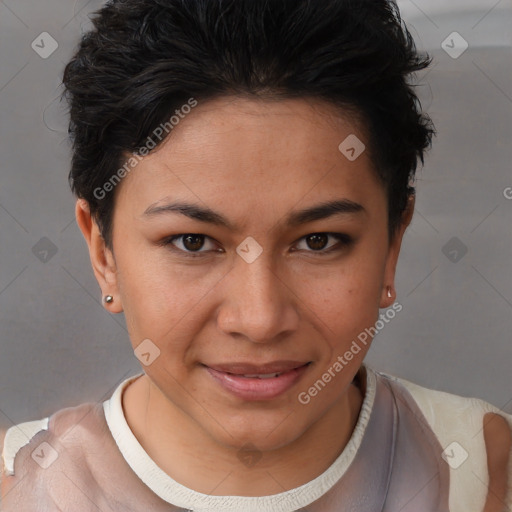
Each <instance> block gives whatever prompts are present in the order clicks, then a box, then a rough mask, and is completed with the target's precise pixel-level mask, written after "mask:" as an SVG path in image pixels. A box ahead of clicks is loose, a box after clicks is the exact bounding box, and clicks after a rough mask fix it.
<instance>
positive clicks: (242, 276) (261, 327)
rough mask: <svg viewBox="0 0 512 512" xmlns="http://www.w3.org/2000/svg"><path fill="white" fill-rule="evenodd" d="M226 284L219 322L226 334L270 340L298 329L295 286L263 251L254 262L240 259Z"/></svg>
mask: <svg viewBox="0 0 512 512" xmlns="http://www.w3.org/2000/svg"><path fill="white" fill-rule="evenodd" d="M224 286H225V288H224V295H223V296H224V297H225V299H224V300H223V302H222V305H221V307H220V311H219V313H218V316H217V323H218V326H219V328H220V329H222V330H223V331H224V332H225V333H227V334H229V335H231V336H238V337H244V338H246V339H248V340H249V341H251V342H254V343H269V342H275V341H278V340H279V339H282V338H283V337H285V336H287V335H290V334H291V333H293V332H294V331H295V330H296V329H297V327H298V323H299V314H298V310H297V304H298V299H297V297H296V296H295V294H294V293H293V285H292V283H289V282H287V281H286V279H285V278H284V277H283V276H282V275H279V273H278V271H277V270H276V269H275V268H274V266H273V265H272V262H271V261H269V259H268V258H265V257H264V256H263V254H262V255H261V256H260V257H259V258H258V259H257V260H256V261H254V262H252V263H247V262H246V261H244V260H243V259H242V258H239V259H238V260H237V261H236V262H235V264H234V267H233V268H232V270H231V271H230V272H229V274H228V275H227V276H226V278H225V280H224Z"/></svg>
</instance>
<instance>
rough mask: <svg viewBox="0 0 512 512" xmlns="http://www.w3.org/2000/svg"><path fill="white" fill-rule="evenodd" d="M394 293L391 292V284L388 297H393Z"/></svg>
mask: <svg viewBox="0 0 512 512" xmlns="http://www.w3.org/2000/svg"><path fill="white" fill-rule="evenodd" d="M392 297H393V294H392V293H391V286H388V299H391V298H392Z"/></svg>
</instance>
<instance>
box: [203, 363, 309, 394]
mask: <svg viewBox="0 0 512 512" xmlns="http://www.w3.org/2000/svg"><path fill="white" fill-rule="evenodd" d="M309 366H310V362H307V363H305V362H303V361H273V362H270V363H265V364H260V365H255V364H252V363H223V364H215V365H211V366H206V365H203V367H204V368H205V369H206V370H207V372H208V373H209V374H210V376H211V377H213V380H214V381H215V382H217V383H218V384H220V385H221V387H222V388H223V389H224V390H225V391H228V392H229V393H230V394H231V395H234V396H236V397H238V398H241V399H243V400H272V399H274V398H277V397H278V396H279V395H282V394H283V393H285V392H286V391H289V390H291V388H292V387H293V386H295V385H296V384H297V383H298V381H299V380H301V379H302V377H303V376H304V374H305V373H306V372H307V371H308V367H309Z"/></svg>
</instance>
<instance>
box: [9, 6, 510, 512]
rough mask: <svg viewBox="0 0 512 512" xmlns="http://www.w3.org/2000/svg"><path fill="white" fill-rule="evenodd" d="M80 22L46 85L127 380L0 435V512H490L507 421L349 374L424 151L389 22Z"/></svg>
mask: <svg viewBox="0 0 512 512" xmlns="http://www.w3.org/2000/svg"><path fill="white" fill-rule="evenodd" d="M94 23H95V29H94V30H93V31H91V32H90V33H88V34H86V35H85V36H84V38H83V40H82V42H81V44H80V47H79V49H78V51H77V53H76V55H75V56H74V57H73V59H72V60H71V61H70V63H69V64H68V65H67V67H66V71H65V74H64V84H65V86H66V89H67V93H68V97H69V101H70V116H71V124H70V128H71V134H72V137H73V142H74V147H73V162H72V169H71V174H70V178H71V185H72V189H73V191H74V193H75V194H76V195H77V198H78V200H77V206H76V217H77V222H78V224H79V226H80V229H81V230H82V233H83V235H84V237H85V240H86V242H87V244H88V248H89V252H90V257H91V263H92V267H93V270H94V273H95V276H96V278H97V280H98V283H99V286H100V288H101V292H102V295H103V298H104V301H103V302H104V305H105V307H106V308H107V309H108V310H109V311H110V312H111V313H120V312H122V311H124V314H125V317H126V323H127V328H128V332H129V335H130V339H131V343H132V347H133V349H134V352H135V354H136V356H137V357H138V358H139V360H140V362H141V365H142V370H143V372H142V373H140V374H138V375H135V376H132V377H130V378H129V379H126V380H125V381H124V382H122V383H121V384H120V386H119V387H118V388H117V389H116V391H115V392H114V394H113V395H112V397H111V398H110V399H109V400H107V401H105V402H104V403H102V404H101V403H89V404H82V405H79V406H77V407H74V408H67V409H62V410H60V411H57V412H56V413H54V414H53V415H51V416H50V417H49V418H44V419H41V420H36V421H33V422H27V423H23V424H20V425H17V426H15V427H12V428H10V429H9V430H8V432H7V434H6V435H5V441H4V450H3V461H4V476H3V481H2V498H3V503H2V507H3V510H6V511H8V512H10V511H14V510H38V511H54V510H80V511H82V510H84V511H85V510H87V511H88V510H98V509H99V510H102V511H127V510H133V511H142V510H154V511H162V512H163V511H176V510H195V511H219V512H220V511H222V512H224V511H245V510H247V511H283V512H284V511H286V512H291V511H296V510H307V511H309V512H316V511H318V512H331V511H333V512H334V511H343V512H345V511H356V510H357V511H360V510H361V511H363V510H364V511H367V510H372V511H373V510H382V511H397V510H401V511H418V510H421V511H437V512H440V511H450V512H458V511H468V510H475V511H484V512H502V511H503V510H509V509H510V507H511V505H512V496H511V493H512V489H511V488H512V485H511V474H512V473H511V464H512V462H511V458H510V452H511V428H512V417H511V416H510V415H507V414H505V413H503V412H501V411H499V410H498V409H497V408H496V407H494V406H492V405H490V404H488V403H485V402H483V401H481V400H475V399H469V398H464V397H459V396H455V395H450V394H447V393H442V392H438V391H432V390H428V389H425V388H422V387H419V386H417V385H415V384H413V383H410V382H407V381H404V380H402V379H397V378H394V377H392V376H388V375H384V374H382V373H379V372H378V371H376V370H374V369H372V368H370V367H369V366H367V365H366V364H365V363H364V358H365V356H366V354H367V352H368V349H369V347H370V344H371V339H372V337H373V336H374V334H375V332H377V331H378V329H379V322H380V323H382V322H385V321H386V319H389V318H391V314H392V313H394V314H396V313H398V312H399V311H400V310H401V305H400V303H399V302H398V301H397V297H396V292H395V287H394V279H395V269H396V264H397V259H398V255H399V251H400V246H401V241H402V237H403V235H404V232H405V230H406V229H407V226H408V225H409V223H410V221H411V218H412V215H413V210H414V189H413V187H412V183H413V179H414V173H415V170H416V167H417V163H418V161H419V160H420V161H421V162H422V163H423V155H424V151H425V150H426V149H427V148H428V147H429V146H430V143H431V137H432V135H433V133H434V128H433V126H432V124H431V122H430V119H429V118H428V116H427V115H426V114H424V113H422V112H421V110H420V105H419V102H418V101H417V97H416V96H415V94H414V92H413V89H412V87H411V86H410V85H409V83H408V79H409V76H410V74H411V73H413V72H415V71H418V70H421V69H424V68H425V67H426V66H428V64H429V63H430V60H429V59H428V56H421V55H419V54H418V53H417V52H416V50H415V46H414V43H413V41H412V38H411V37H410V34H409V32H408V31H407V29H406V27H404V26H403V24H402V23H401V20H400V16H399V12H398V9H397V8H396V5H395V4H393V3H390V2H387V1H385V0H372V1H370V0H361V1H358V2H350V1H349V0H323V1H322V2H310V1H308V0H303V1H300V0H299V1H297V0H293V1H292V0H268V1H254V0H224V1H222V0H166V1H163V0H124V1H120V0H118V1H111V2H108V3H107V4H106V6H105V7H104V8H103V9H102V10H101V11H100V12H99V13H98V15H97V16H96V18H95V22H94ZM380 309H385V310H386V313H385V314H384V315H380V316H379V310H380Z"/></svg>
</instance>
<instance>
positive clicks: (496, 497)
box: [379, 373, 512, 512]
mask: <svg viewBox="0 0 512 512" xmlns="http://www.w3.org/2000/svg"><path fill="white" fill-rule="evenodd" d="M379 375H380V376H381V377H384V378H385V379H386V380H388V382H390V383H391V385H392V386H393V387H394V389H396V390H397V391H398V392H403V391H404V390H405V392H407V393H408V394H409V395H410V396H412V398H413V399H414V401H415V403H416V404H417V405H418V407H419V409H420V410H421V412H422V414H423V416H424V418H425V420H426V421H427V423H428V425H429V427H430V428H431V430H432V431H433V433H434V434H435V436H436V437H437V439H438V440H439V442H440V444H441V447H442V450H443V451H442V454H441V456H442V458H443V459H444V461H445V462H446V464H447V465H448V466H449V470H450V482H451V483H450V489H451V492H450V510H454V511H458V510H464V507H466V510H469V509H471V507H472V506H473V507H474V506H475V499H476V503H479V505H478V508H477V509H476V510H482V511H484V510H485V512H488V511H489V512H494V511H495V510H496V511H498V512H501V510H502V509H503V508H504V506H508V507H511V506H512V415H511V414H508V413H506V412H504V411H502V410H500V409H499V408H497V407H496V406H494V405H492V404H490V403H488V402H486V401H484V400H481V399H479V398H473V397H465V396H459V395H455V394H451V393H446V392H444V391H436V390H433V389H429V388H425V387H422V386H419V385H418V384H415V383H412V382H410V381H407V380H405V379H401V378H397V377H394V376H391V375H387V374H383V373H379ZM480 490H481V492H480ZM472 500H473V501H472ZM455 501H457V502H458V503H457V504H455V503H454V502H455ZM467 507H469V508H467ZM507 510H508V509H507Z"/></svg>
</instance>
